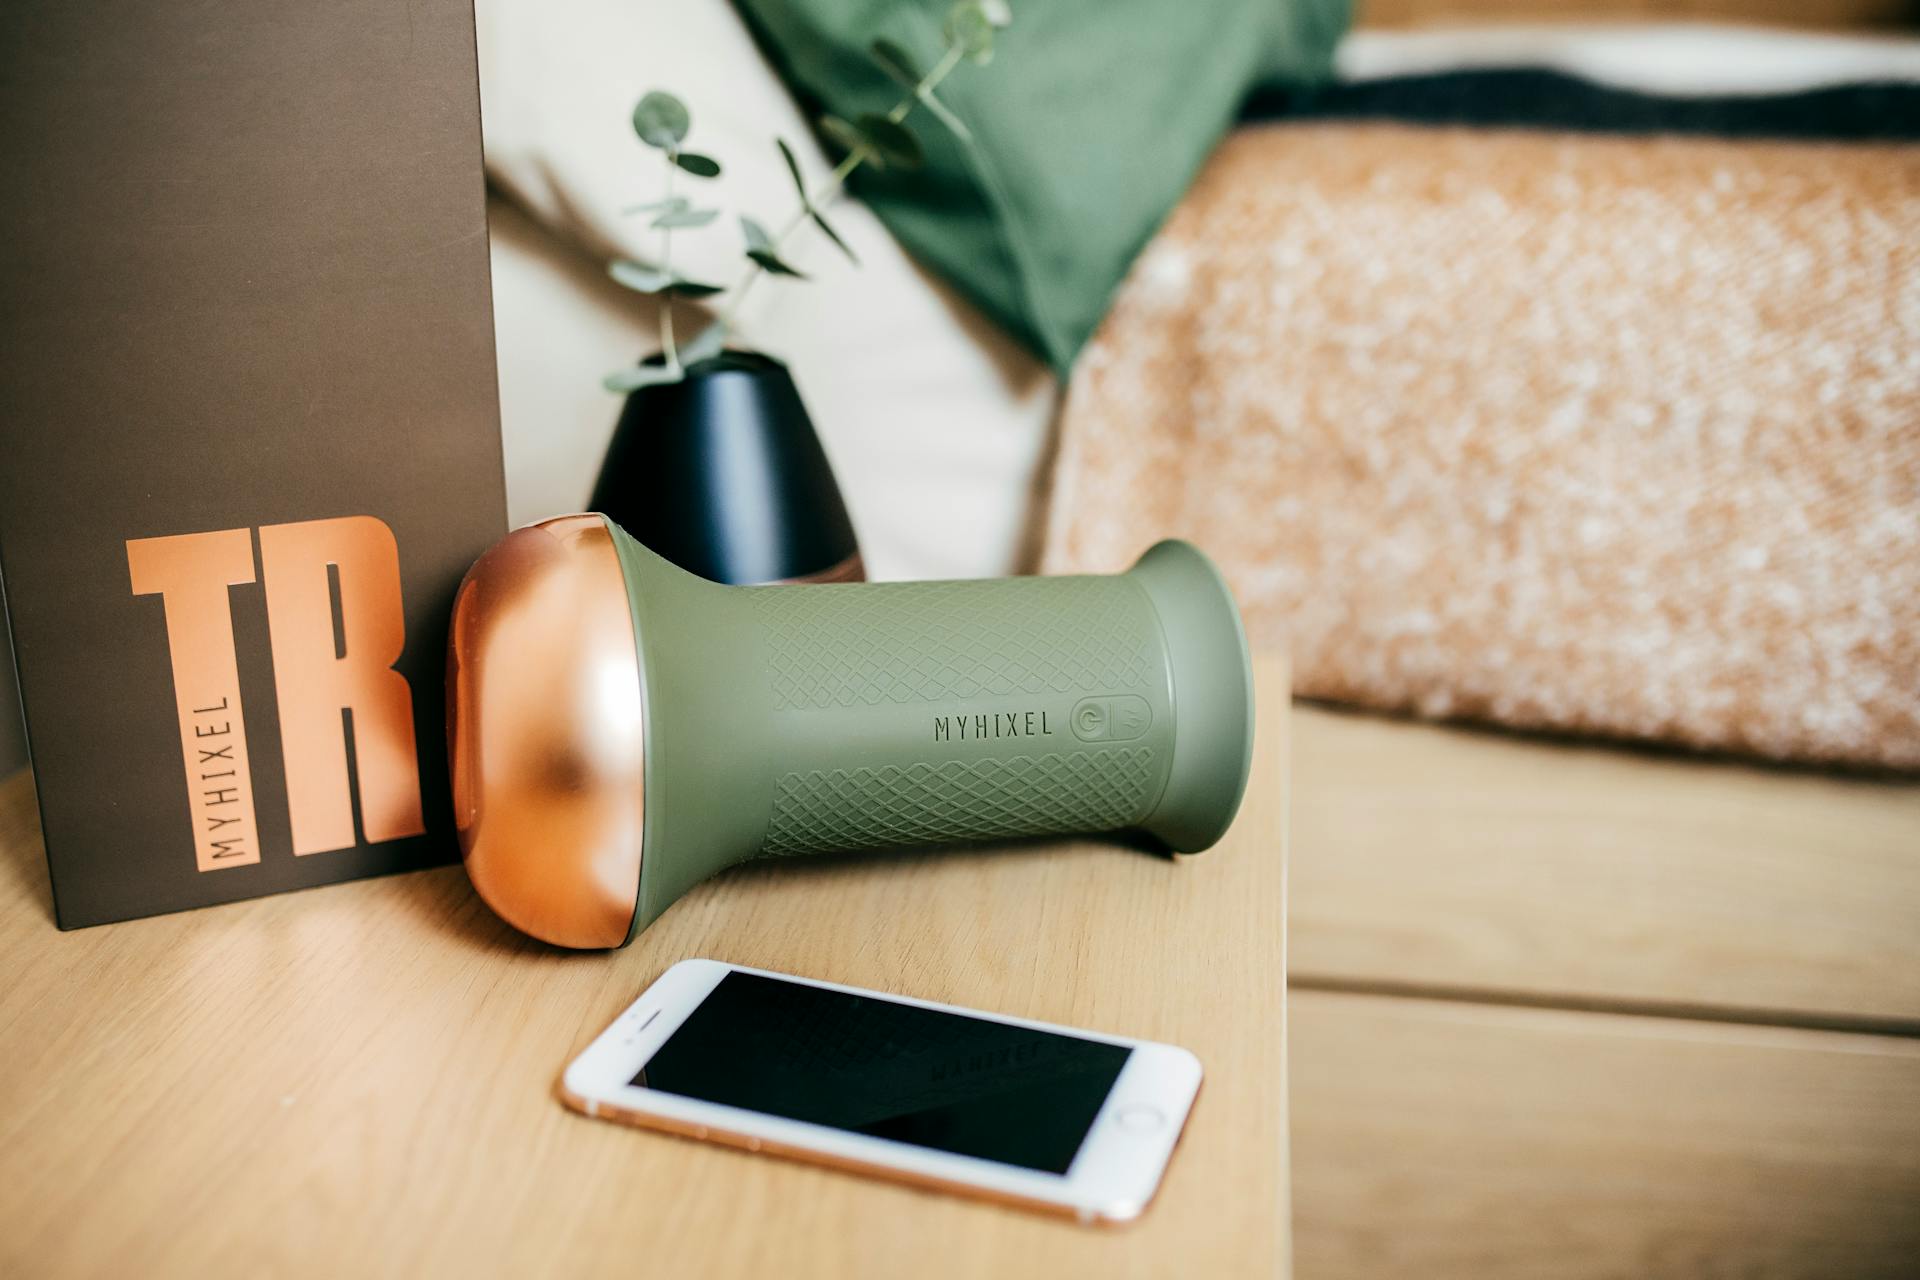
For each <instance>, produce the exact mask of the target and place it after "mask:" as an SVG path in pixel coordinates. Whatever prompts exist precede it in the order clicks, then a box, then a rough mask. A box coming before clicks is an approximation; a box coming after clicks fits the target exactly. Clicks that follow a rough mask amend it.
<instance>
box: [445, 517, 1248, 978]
mask: <svg viewBox="0 0 1920 1280" xmlns="http://www.w3.org/2000/svg"><path fill="white" fill-rule="evenodd" d="M447 685H448V707H447V728H448V739H449V745H450V751H451V758H452V769H453V798H454V808H455V813H456V817H457V823H458V827H459V831H460V845H461V850H462V853H463V855H464V856H465V859H466V866H467V872H468V874H469V875H470V876H471V877H472V879H473V883H474V887H475V888H476V889H478V891H479V893H480V896H481V897H482V898H484V899H485V900H486V901H487V903H488V904H489V905H490V906H492V907H493V909H494V910H495V911H497V912H499V914H500V915H501V916H502V917H504V918H505V919H506V920H507V921H508V922H509V923H511V924H513V925H514V926H516V927H517V928H520V929H522V930H524V931H525V932H527V933H530V934H532V935H533V936H534V937H536V938H541V939H544V940H545V941H547V942H551V943H555V944H557V945H560V946H566V947H616V946H622V945H625V944H626V943H628V942H630V941H632V939H633V937H634V935H635V934H637V933H638V932H639V931H640V930H641V929H644V928H645V927H646V926H647V925H649V924H651V923H652V922H653V921H654V920H655V919H656V918H658V917H659V915H660V913H661V912H663V911H665V910H666V909H667V908H668V907H669V906H671V905H672V904H673V902H674V900H675V899H677V898H678V897H679V896H680V895H681V894H683V893H685V892H686V891H687V890H688V889H689V888H691V887H692V886H693V885H694V884H696V883H698V882H699V881H701V880H703V879H705V878H706V877H708V876H710V875H713V874H714V873H715V872H717V871H719V870H721V869H722V868H723V867H727V866H731V865H732V864H734V863H737V862H741V861H743V860H746V859H749V858H762V857H781V856H797V855H803V854H812V853H828V852H837V851H841V850H852V849H874V848H883V847H891V846H900V845H929V844H943V843H950V842H954V841H964V840H979V839H989V838H992V839H999V838H1004V837H1015V836H1038V835H1059V834H1066V833H1071V832H1100V831H1119V830H1122V829H1127V828H1133V829H1137V830H1141V831H1145V832H1147V833H1148V834H1150V835H1152V836H1154V837H1157V838H1158V839H1159V840H1161V841H1163V842H1164V843H1165V844H1166V845H1168V846H1169V847H1170V848H1172V849H1174V850H1177V851H1179V852H1185V853H1191V852H1197V851H1199V850H1201V849H1205V848H1207V847H1208V846H1209V845H1211V844H1213V843H1214V842H1215V841H1216V840H1218V839H1219V838H1220V837H1221V835H1222V834H1223V833H1224V832H1225V831H1226V829H1227V826H1228V824H1229V823H1230V822H1232V820H1233V815H1234V813H1235V811H1236V810H1237V809H1238V808H1239V807H1240V798H1241V795H1242V794H1243V793H1244V792H1245V790H1246V785H1247V770H1248V766H1249V763H1250V761H1251V756H1252V751H1253V706H1252V702H1253V676H1252V670H1251V668H1250V666H1249V663H1248V659H1247V642H1246V636H1245V633H1244V632H1243V631H1242V630H1241V627H1240V615H1239V611H1238V610H1237V609H1236V608H1235V607H1234V602H1233V597H1232V595H1231V594H1230V593H1229V592H1228V590H1227V586H1226V583H1225V582H1224V581H1222V579H1221V577H1220V574H1219V572H1218V571H1217V570H1216V569H1215V568H1214V567H1213V564H1212V563H1211V562H1210V561H1209V560H1208V559H1207V558H1206V557H1205V556H1204V555H1202V554H1201V553H1200V552H1199V551H1198V550H1196V549H1195V548H1193V547H1192V546H1190V545H1188V544H1187V543H1184V542H1162V543H1160V544H1159V545H1158V546H1156V547H1154V548H1152V549H1151V550H1150V551H1148V552H1147V553H1146V554H1145V555H1144V556H1142V557H1141V558H1140V562H1139V563H1138V564H1136V565H1134V567H1133V568H1132V569H1129V570H1128V571H1127V572H1125V573H1122V574H1116V575H1113V576H1111V577H1099V576H1086V577H1058V578H1007V579H998V580H983V581H966V582H901V583H844V584H842V583H834V584H813V585H806V584H799V585H791V586H768V587H730V586H720V585H717V584H714V583H711V582H708V581H706V580H704V579H702V578H698V577H695V576H694V575H692V574H690V573H687V572H685V571H684V570H681V569H678V568H676V567H675V566H673V565H672V564H669V563H668V562H667V561H666V560H663V559H661V558H660V557H659V556H657V555H655V554H654V553H653V552H651V551H648V550H647V549H646V548H645V547H643V546H641V545H640V544H639V543H638V542H635V541H634V540H633V539H632V538H630V537H628V536H627V534H626V533H624V532H623V531H622V530H620V529H619V528H618V527H617V526H615V525H614V524H613V523H612V522H610V521H608V520H607V519H606V518H605V517H603V516H598V515H578V516H563V517H560V518H558V519H554V520H547V521H544V522H542V523H540V524H535V525H531V526H528V527H527V528H524V529H520V530H518V531H516V532H514V533H512V534H509V535H508V536H507V537H506V538H504V539H502V540H501V541H500V542H499V543H497V544H495V545H494V547H493V548H492V549H491V550H489V551H488V552H487V553H486V554H485V555H484V556H482V557H481V558H480V560H479V561H478V562H477V563H476V564H475V565H474V566H473V568H472V570H471V571H469V572H468V574H467V578H466V581H465V582H464V583H463V584H462V585H461V587H460V594H459V597H458V599H457V601H456V602H455V605H454V613H453V630H452V636H451V640H450V653H449V659H448V674H447Z"/></svg>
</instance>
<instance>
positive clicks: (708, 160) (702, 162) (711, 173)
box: [673, 151, 720, 178]
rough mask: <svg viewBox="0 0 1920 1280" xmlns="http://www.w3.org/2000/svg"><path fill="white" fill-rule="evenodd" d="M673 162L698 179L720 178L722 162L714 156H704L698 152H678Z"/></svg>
mask: <svg viewBox="0 0 1920 1280" xmlns="http://www.w3.org/2000/svg"><path fill="white" fill-rule="evenodd" d="M673 162H674V163H675V164H677V165H679V166H680V167H681V168H682V169H685V170H686V171H687V172H688V173H690V174H692V175H693V176H694V177H696V178H717V177H719V176H720V162H719V161H718V160H715V159H714V158H713V157H712V156H703V155H701V154H700V153H699V152H698V151H677V152H675V153H674V156H673Z"/></svg>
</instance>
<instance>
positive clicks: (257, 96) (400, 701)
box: [0, 0, 506, 928]
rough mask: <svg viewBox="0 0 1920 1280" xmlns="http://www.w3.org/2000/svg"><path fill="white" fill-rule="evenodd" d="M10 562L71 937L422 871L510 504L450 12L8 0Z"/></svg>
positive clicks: (474, 107)
mask: <svg viewBox="0 0 1920 1280" xmlns="http://www.w3.org/2000/svg"><path fill="white" fill-rule="evenodd" d="M0 171H4V172H5V174H6V180H5V182H4V183H0V577H3V579H4V583H5V589H6V603H7V608H8V614H9V619H10V622H11V627H12V632H13V643H14V649H15V659H16V661H17V663H18V665H19V675H20V688H21V696H22V699H23V702H24V705H25V708H26V721H27V734H28V745H29V748H30V750H31V752H32V758H33V766H34V775H35V782H36V784H37V786H38V788H39V794H40V809H41V817H42V824H43V827H44V830H45V833H46V843H47V857H48V861H49V863H50V864H51V870H52V876H53V890H54V903H55V912H56V915H57V917H58V921H59V924H60V925H61V927H62V928H73V927H76V926H80V925H91V924H98V923H101V922H104V921H109V920H119V919H125V918H127V917H131V916H141V915H150V914H153V913H156V912H162V911H174V910H178V909H181V908H184V907H197V906H203V905H206V904H209V903H217V902H228V901H232V900H234V899H238V898H248V897H253V896H256V895H259V894H265V893H274V892H278V891H280V890H284V889H296V888H302V887H305V886H308V885H316V884H324V883H328V882H331V881H336V880H345V879H349V878H353V877H357V876H366V875H375V874H379V873H382V872H389V871H399V870H406V869H410V868H414V867H420V866H425V865H428V864H432V863H438V862H444V861H447V860H449V859H451V858H452V857H454V856H455V855H456V853H457V850H456V847H455V842H454V838H453V832H452V829H451V826H452V823H451V813H450V808H449V804H448V799H447V778H446V758H445V747H444V720H443V714H444V713H443V708H442V698H443V675H442V672H443V669H444V663H445V644H446V623H447V616H448V613H449V610H450V609H451V607H452V602H453V594H454V590H455V588H456V587H457V585H458V583H459V580H460V576H461V574H462V573H463V572H464V571H465V570H466V568H467V566H468V565H469V564H470V563H471V562H472V561H473V559H474V558H475V557H476V556H478V555H479V554H480V552H481V551H483V550H484V549H485V548H486V547H487V545H488V544H489V543H491V542H492V541H493V540H494V539H495V538H497V537H498V536H499V535H500V534H501V533H502V532H503V530H504V528H505V524H506V501H505V494H504V485H503V480H502V475H501V456H500V429H499V406H498V403H497V399H496V389H495V380H494V364H493V324H492V308H491V301H490V296H489V282H488V265H487V235H486V211H485V203H484V200H485V196H484V185H483V177H482V171H481V157H480V114H479V92H478V84H477V73H476V66H475V59H474V28H473V13H472V9H471V5H470V3H469V0H410V3H407V4H393V3H390V2H389V0H329V2H328V3H322V4H314V3H310V0H195V2H193V3H188V2H187V0H89V2H88V3H79V4H76V3H73V0H10V3H9V4H8V5H7V10H6V16H5V18H4V19H0Z"/></svg>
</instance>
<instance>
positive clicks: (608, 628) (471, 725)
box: [447, 515, 646, 947]
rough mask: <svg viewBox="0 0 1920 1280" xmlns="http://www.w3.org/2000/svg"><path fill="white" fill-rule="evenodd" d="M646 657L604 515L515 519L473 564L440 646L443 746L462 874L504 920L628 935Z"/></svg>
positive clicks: (549, 938)
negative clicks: (443, 657)
mask: <svg viewBox="0 0 1920 1280" xmlns="http://www.w3.org/2000/svg"><path fill="white" fill-rule="evenodd" d="M645 742H646V733H645V716H644V714H643V710H642V701H641V691H640V659H639V651H638V648H637V647H636V645H635V636H634V629H633V613H632V610H631V608H630V607H629V605H628V602H627V586H626V578H625V575H624V574H623V573H622V572H621V569H620V559H619V555H618V553H617V552H616V551H615V550H614V544H613V535H612V533H611V532H610V530H609V529H608V526H607V522H606V520H605V518H604V517H602V516H597V515H577V516H560V517H557V518H555V519H552V520H543V521H541V522H540V523H538V524H534V525H529V526H527V527H526V528H524V529H519V530H516V531H515V532H513V533H510V534H508V535H507V536H506V537H505V538H503V539H501V540H500V541H499V542H497V543H495V544H494V546H493V547H492V549H490V550H489V551H488V552H487V553H486V554H485V555H483V556H481V557H480V559H479V560H478V561H477V562H475V564H474V566H473V568H472V569H470V570H468V572H467V577H466V581H464V582H463V583H461V585H460V594H459V596H458V597H457V598H456V600H455V601H454V606H453V627H452V633H451V636H450V638H449V641H448V655H447V744H448V752H449V756H450V760H451V765H452V771H453V806H454V818H455V825H456V826H457V828H458V829H459V832H460V850H461V854H462V856H463V857H464V858H465V860H466V866H467V875H468V876H469V878H471V879H472V881H473V886H474V888H475V889H476V890H478V891H479V893H480V896H481V897H482V898H484V899H485V900H486V902H487V905H488V906H490V907H492V908H493V909H494V911H496V912H498V913H499V915H500V916H501V917H502V918H503V919H505V920H506V921H507V922H508V923H509V924H511V925H513V926H514V927H515V928H517V929H520V930H522V931H523V932H526V933H530V934H532V935H533V936H534V937H536V938H540V939H542V940H544V941H546V942H551V943H554V944H556V945H559V946H563V947H617V946H620V945H621V944H622V943H624V942H625V941H626V939H627V934H628V931H629V928H630V926H631V925H632V923H633V913H634V909H635V906H636V903H637V901H638V899H639V893H640V854H641V831H642V826H643V821H644V818H645V812H646V784H645V780H646V769H645Z"/></svg>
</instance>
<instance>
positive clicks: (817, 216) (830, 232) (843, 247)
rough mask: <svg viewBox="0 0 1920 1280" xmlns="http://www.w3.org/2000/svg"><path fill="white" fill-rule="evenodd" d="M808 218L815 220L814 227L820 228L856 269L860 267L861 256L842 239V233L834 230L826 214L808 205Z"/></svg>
mask: <svg viewBox="0 0 1920 1280" xmlns="http://www.w3.org/2000/svg"><path fill="white" fill-rule="evenodd" d="M807 216H808V217H809V218H812V219H813V225H814V226H816V227H818V228H820V232H821V234H822V235H824V236H826V238H827V239H829V240H831V241H833V243H834V244H835V245H837V246H838V247H839V249H840V252H842V253H844V254H846V255H847V261H848V262H851V263H852V264H853V265H854V266H856V267H857V266H859V265H860V255H859V254H857V253H855V252H854V251H853V246H852V245H849V244H848V243H847V242H846V241H845V240H842V239H841V238H840V233H839V232H838V231H835V230H834V229H833V224H832V223H830V222H828V221H827V216H826V215H825V214H823V213H821V212H820V211H819V210H818V209H816V208H814V207H813V206H812V205H808V206H807Z"/></svg>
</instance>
